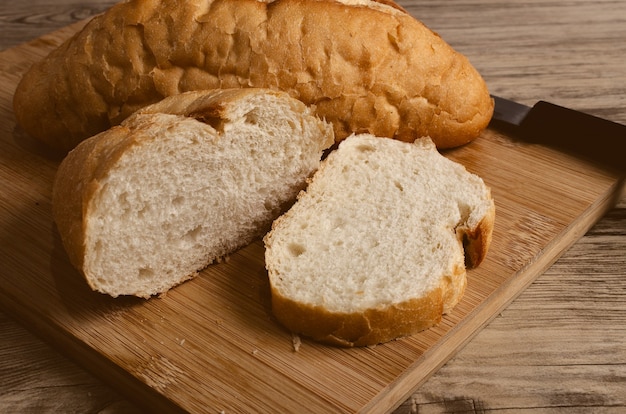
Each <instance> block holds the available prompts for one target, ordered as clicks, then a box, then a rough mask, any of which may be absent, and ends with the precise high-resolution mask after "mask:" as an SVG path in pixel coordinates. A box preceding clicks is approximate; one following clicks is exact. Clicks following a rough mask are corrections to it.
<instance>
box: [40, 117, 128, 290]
mask: <svg viewBox="0 0 626 414" xmlns="http://www.w3.org/2000/svg"><path fill="white" fill-rule="evenodd" d="M128 145H130V142H129V130H128V128H125V127H121V126H117V127H114V128H111V129H110V130H108V131H105V132H103V133H101V134H99V135H97V136H94V137H92V138H90V139H88V140H86V141H85V142H83V143H82V145H79V146H77V147H76V148H75V149H74V150H72V151H71V152H70V153H69V154H68V155H67V156H66V157H65V159H64V160H63V162H62V163H61V165H60V166H59V168H58V170H57V173H56V176H55V180H54V185H53V192H52V215H53V217H54V221H55V223H56V225H57V229H58V231H59V234H60V236H61V240H62V242H63V246H64V248H65V250H66V252H67V254H68V257H69V259H70V262H71V263H72V265H74V266H75V267H76V268H77V269H79V270H82V268H83V264H84V258H85V228H84V226H85V221H84V218H85V217H86V216H87V215H88V213H89V212H88V209H89V200H90V199H91V197H92V196H93V194H94V192H95V191H96V190H97V188H98V186H99V184H98V181H99V178H100V177H101V176H102V174H103V173H104V172H105V171H106V170H107V169H108V167H109V166H110V165H111V164H112V163H114V162H115V161H116V160H117V159H118V158H119V156H120V155H121V153H122V151H123V150H124V149H125V148H127V147H128ZM99 154H107V157H101V156H99ZM103 159H105V160H106V162H102V160H103ZM88 282H89V280H88Z"/></svg>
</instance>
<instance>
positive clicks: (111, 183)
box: [52, 89, 334, 298]
mask: <svg viewBox="0 0 626 414" xmlns="http://www.w3.org/2000/svg"><path fill="white" fill-rule="evenodd" d="M333 142H334V139H333V133H332V128H331V126H330V125H329V124H327V123H325V122H323V121H321V120H319V119H318V118H317V117H315V116H314V115H313V114H312V113H311V111H310V110H309V108H307V107H306V106H305V105H304V104H302V103H301V102H300V101H297V100H295V99H293V98H291V97H289V95H287V94H285V93H279V92H271V91H263V90H255V89H245V90H244V89H237V90H220V91H201V92H191V93H187V94H182V95H178V96H173V97H171V98H167V99H166V100H164V101H163V102H160V103H157V104H155V105H154V106H152V107H148V108H145V109H144V111H143V113H137V114H135V115H133V116H131V117H129V118H128V119H127V120H126V121H124V122H123V123H122V125H121V126H117V127H114V128H112V129H110V130H108V131H106V132H103V133H101V134H98V135H96V136H95V137H92V138H90V139H88V140H86V141H84V142H82V143H81V144H80V145H79V146H77V147H76V148H75V149H74V150H73V151H71V152H70V153H69V154H68V156H67V157H66V158H65V159H64V160H63V162H62V163H61V165H60V167H59V170H58V173H57V176H56V179H55V182H54V187H53V205H52V207H53V215H54V218H55V221H56V223H57V227H58V229H59V233H60V236H61V239H62V241H63V244H64V246H65V249H66V250H67V252H68V255H69V258H70V260H71V262H72V263H73V264H74V266H76V268H78V269H79V270H80V271H81V272H82V273H83V274H84V276H85V278H86V280H87V282H88V283H89V285H90V286H91V288H92V289H93V290H96V291H99V292H102V293H106V294H109V295H111V296H113V297H117V296H119V295H135V296H139V297H144V298H149V297H150V296H152V295H156V294H160V293H163V292H166V291H167V290H169V289H170V288H172V287H174V286H175V285H177V284H179V283H181V282H183V281H185V280H187V279H190V278H192V277H194V276H195V275H196V274H197V272H198V271H199V270H201V269H203V268H204V267H206V266H207V265H208V264H210V263H212V262H213V261H216V260H219V259H220V258H222V257H223V256H225V255H228V254H230V253H232V252H233V251H235V250H236V249H238V248H240V247H242V246H244V245H246V244H248V243H250V242H251V241H252V240H253V239H254V238H257V237H260V236H262V235H263V234H264V233H265V232H267V230H269V227H270V224H271V222H272V220H274V219H275V218H276V217H278V215H279V214H281V213H282V212H283V211H284V209H285V208H286V206H287V205H288V204H290V203H293V201H294V200H295V197H296V194H297V193H298V192H299V191H300V190H301V189H302V188H303V187H304V186H305V185H306V179H307V178H308V177H310V176H311V175H312V174H313V172H314V171H315V170H316V169H317V167H318V165H319V163H320V159H321V156H322V154H323V151H324V149H326V148H327V147H329V146H330V145H332V144H333Z"/></svg>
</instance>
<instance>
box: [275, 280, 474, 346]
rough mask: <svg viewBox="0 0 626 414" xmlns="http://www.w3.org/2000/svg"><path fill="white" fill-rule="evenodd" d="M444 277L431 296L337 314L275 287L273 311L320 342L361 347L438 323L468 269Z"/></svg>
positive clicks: (462, 287) (460, 290)
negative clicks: (301, 301) (292, 296)
mask: <svg viewBox="0 0 626 414" xmlns="http://www.w3.org/2000/svg"><path fill="white" fill-rule="evenodd" d="M459 270H461V273H460V274H456V275H452V276H449V277H444V278H442V284H441V286H440V287H439V288H436V289H434V290H432V291H431V292H430V293H429V294H428V295H425V296H424V297H421V298H416V299H412V300H409V301H406V302H402V303H398V304H393V305H390V306H386V307H380V308H375V309H368V310H366V311H364V312H354V313H336V312H330V311H328V310H327V309H325V308H323V307H321V306H311V305H308V304H305V303H300V302H296V301H293V300H292V299H289V298H286V297H284V296H282V295H281V294H280V292H278V291H276V290H275V289H272V312H273V314H274V315H275V316H276V318H277V319H278V321H279V322H280V323H281V324H282V325H283V326H285V327H286V328H287V329H289V330H290V331H291V332H295V333H298V334H302V335H304V336H307V337H310V338H312V339H314V340H316V341H318V342H321V343H325V344H329V345H335V346H341V347H360V346H371V345H377V344H381V343H384V342H388V341H391V340H394V339H398V338H402V337H405V336H410V335H414V334H416V333H418V332H420V331H423V330H425V329H428V328H430V327H433V326H435V325H437V324H438V323H439V322H440V321H441V317H442V315H443V314H444V313H446V310H449V309H452V308H453V307H454V306H455V305H456V304H457V302H458V301H459V300H460V299H461V297H462V296H463V292H464V290H465V281H466V277H465V270H464V269H459Z"/></svg>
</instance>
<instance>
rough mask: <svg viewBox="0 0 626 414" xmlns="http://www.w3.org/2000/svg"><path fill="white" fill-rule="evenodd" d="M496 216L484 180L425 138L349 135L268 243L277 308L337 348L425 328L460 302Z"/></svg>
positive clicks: (300, 329)
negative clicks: (468, 274)
mask: <svg viewBox="0 0 626 414" xmlns="http://www.w3.org/2000/svg"><path fill="white" fill-rule="evenodd" d="M494 218H495V207H494V202H493V199H492V197H491V194H490V189H489V188H488V187H487V186H486V185H485V183H484V182H483V181H482V179H481V178H479V177H478V176H476V175H474V174H471V173H469V172H468V171H467V170H466V169H465V168H464V167H463V166H461V165H460V164H458V163H455V162H452V161H451V160H449V159H447V158H445V157H444V156H442V155H440V154H439V153H438V152H437V150H436V148H435V146H434V144H433V143H432V141H431V140H430V139H428V138H423V139H419V140H417V141H416V142H415V143H406V142H399V141H395V140H391V139H381V138H377V137H374V136H371V135H369V134H362V135H355V136H351V137H349V138H347V139H346V140H344V141H343V142H342V143H340V144H339V148H338V149H337V150H335V151H334V152H332V153H331V154H330V155H329V156H328V158H326V159H325V160H324V161H323V162H322V165H321V166H320V169H319V170H318V171H317V172H316V173H315V175H314V176H313V178H312V179H311V182H310V184H309V186H308V188H307V189H306V190H305V191H304V192H302V193H301V194H300V195H299V196H298V201H297V202H296V203H295V204H294V206H293V207H292V208H291V209H290V210H289V211H287V212H286V213H285V214H284V215H282V216H281V217H279V218H278V219H277V220H276V221H275V222H274V223H273V225H272V230H271V231H270V232H269V233H268V234H267V235H266V236H265V238H264V241H265V247H266V253H265V260H266V267H267V270H268V274H269V280H270V286H271V294H272V310H273V313H274V315H275V316H276V318H277V319H278V320H279V321H280V322H281V323H282V324H283V325H284V326H285V327H287V328H288V329H289V330H291V331H292V332H293V333H296V334H302V335H305V336H308V337H311V338H313V339H315V340H317V341H321V342H325V343H329V344H334V345H339V346H366V345H375V344H378V343H382V342H386V341H390V340H393V339H396V338H399V337H402V336H407V335H411V334H414V333H416V332H418V331H421V330H423V329H426V328H429V327H431V326H433V325H435V324H437V323H439V322H440V320H441V317H442V314H445V313H448V312H450V311H451V310H452V309H453V307H454V306H455V305H456V304H457V303H458V302H459V300H460V299H461V298H462V296H463V293H464V289H465V286H466V266H467V267H474V266H478V264H480V262H481V261H482V260H483V258H484V257H485V254H486V252H487V249H488V247H489V244H490V242H491V235H492V229H493V224H494Z"/></svg>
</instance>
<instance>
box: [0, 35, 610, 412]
mask: <svg viewBox="0 0 626 414" xmlns="http://www.w3.org/2000/svg"><path fill="white" fill-rule="evenodd" d="M78 27H79V26H74V27H70V28H67V29H64V30H61V31H59V32H57V33H54V34H52V35H49V36H44V37H42V38H40V39H37V40H35V41H33V42H31V43H29V44H26V45H22V46H20V47H17V48H14V49H10V50H7V51H5V52H2V53H0V119H1V123H0V304H1V306H2V307H3V308H4V310H6V311H8V312H10V313H11V314H12V315H14V316H15V317H16V318H18V319H19V320H21V321H22V322H23V323H24V324H25V326H27V327H29V328H31V329H32V330H33V331H34V332H35V333H37V334H39V335H40V336H42V337H43V338H45V339H47V340H49V341H50V342H51V343H53V344H55V345H57V346H58V347H59V348H60V349H61V350H62V351H64V352H65V353H66V354H68V355H69V356H71V357H73V358H74V359H76V360H77V361H78V362H80V363H81V364H83V365H84V366H85V367H87V368H89V369H91V370H92V371H93V372H94V373H95V374H96V375H99V376H100V377H101V378H103V379H104V380H105V381H107V382H108V383H110V384H111V385H113V386H116V387H117V388H118V389H119V390H120V391H121V392H123V393H124V394H125V395H127V396H128V397H129V398H132V399H133V400H134V401H136V402H137V403H138V404H141V405H143V406H146V407H148V408H151V409H153V410H156V411H158V412H164V411H168V410H170V411H190V412H210V413H219V412H221V411H224V412H226V413H234V412H237V413H239V412H267V413H276V412H295V411H300V410H301V409H302V407H306V408H307V411H310V412H320V413H330V412H381V411H388V410H391V409H393V408H394V407H395V406H397V405H398V404H400V403H401V402H402V401H404V400H405V399H406V398H407V396H408V395H409V394H410V393H411V391H412V390H414V389H415V388H416V387H417V386H419V384H421V383H422V382H423V381H425V379H426V378H428V377H429V376H430V374H432V373H433V372H434V371H435V370H436V369H437V368H439V367H440V366H441V365H442V364H443V363H445V361H446V360H447V359H449V358H450V357H451V356H453V355H454V353H455V352H456V351H457V350H458V349H459V348H460V347H461V346H463V344H464V343H465V342H467V341H468V340H469V339H470V338H471V337H472V336H473V335H474V334H475V333H476V332H477V331H478V330H479V329H480V328H481V327H482V326H484V325H485V324H486V323H487V322H488V321H489V320H490V319H491V318H493V317H494V316H496V315H497V314H498V312H500V310H502V309H503V308H504V307H505V306H506V305H507V304H508V303H509V302H510V301H511V300H512V299H513V298H514V297H515V296H517V295H518V294H519V293H520V292H521V291H522V290H523V289H524V288H525V287H526V286H528V285H529V284H530V283H531V282H532V281H533V280H534V279H535V278H536V277H537V276H538V275H539V274H540V273H541V272H542V271H543V270H544V269H545V268H546V267H548V266H549V265H550V264H551V263H552V262H553V261H555V260H556V258H557V257H558V256H559V254H560V253H561V252H562V251H563V250H565V249H567V247H568V246H570V245H571V244H572V243H573V242H575V241H576V240H577V239H578V238H579V237H580V236H581V235H582V234H584V232H585V231H586V230H587V229H588V228H589V227H590V226H591V225H592V224H593V223H594V222H595V221H596V220H597V219H598V218H599V217H600V216H601V215H602V214H603V213H604V211H606V210H607V209H608V208H609V207H610V206H611V205H612V204H613V202H614V201H615V199H616V198H617V196H618V195H619V190H620V187H621V182H620V180H618V177H617V176H616V175H613V174H611V173H610V172H608V171H604V170H603V169H601V168H598V167H596V166H593V165H590V164H586V163H584V162H582V161H580V160H576V159H574V158H571V157H568V156H566V155H564V154H561V153H559V152H556V151H553V150H550V149H547V148H545V147H542V146H537V145H527V144H523V143H519V142H516V141H514V140H512V139H510V138H509V137H507V136H504V135H502V134H499V133H498V132H496V131H493V130H487V131H485V132H484V133H483V135H482V136H481V137H480V138H479V139H478V140H477V141H475V142H473V143H472V144H470V145H467V146H465V147H463V148H459V149H456V150H452V151H448V152H446V153H445V154H446V156H449V157H450V158H452V159H454V160H456V161H459V162H461V163H462V164H464V165H466V167H467V168H468V169H469V170H470V171H472V172H475V173H477V174H479V175H481V176H482V177H483V178H484V180H485V181H486V183H487V184H488V185H489V186H491V188H492V192H493V196H494V198H495V200H496V208H497V218H496V227H495V230H494V238H493V244H492V247H491V250H490V252H489V255H488V256H487V259H486V261H485V262H484V263H483V264H482V265H481V267H480V268H478V269H475V270H472V271H470V272H469V274H468V287H467V290H466V294H465V297H464V298H463V300H462V302H461V303H460V304H459V305H458V306H457V307H456V308H455V310H454V312H453V313H452V314H451V315H448V316H447V317H445V318H444V320H443V321H442V323H441V324H440V325H439V326H437V327H435V328H433V329H430V330H427V331H425V332H423V333H420V334H418V335H415V336H413V337H410V338H404V339H401V340H397V341H394V342H391V343H388V344H385V345H379V346H377V347H373V348H363V349H339V348H332V347H328V346H323V345H318V344H315V343H313V342H310V341H308V340H306V339H303V340H302V344H301V346H300V347H299V350H298V351H297V352H296V347H294V343H293V338H292V336H291V335H290V334H289V333H288V332H286V331H285V330H283V329H282V328H281V327H280V326H279V325H278V324H277V323H276V322H275V320H274V319H273V318H272V316H271V312H270V309H269V299H270V298H269V286H268V282H267V275H266V273H265V269H264V263H263V246H262V244H261V243H260V242H256V243H253V244H252V245H250V246H248V247H246V248H244V249H242V250H241V251H239V252H237V253H236V254H234V255H232V256H231V258H230V260H229V261H228V262H225V263H221V264H217V265H212V266H210V267H209V268H207V269H206V270H205V271H203V272H202V273H201V275H200V276H199V277H198V278H196V279H194V280H192V281H190V282H187V283H185V284H183V285H181V286H179V287H177V288H176V289H174V290H172V291H170V292H169V293H168V294H167V295H166V296H165V297H162V298H154V299H151V300H149V301H145V300H140V299H131V298H118V299H112V298H109V297H107V296H104V295H100V294H97V293H94V292H91V291H90V289H89V288H88V287H87V286H86V284H85V283H84V282H83V281H82V279H81V278H80V277H79V275H78V273H77V272H76V271H75V270H74V269H73V268H72V267H71V266H70V264H69V262H68V259H67V256H66V254H65V252H64V250H63V248H62V246H61V243H60V239H59V236H58V234H57V232H56V229H55V226H54V223H53V221H52V218H51V212H50V196H51V187H52V179H53V177H54V173H55V171H56V168H57V166H58V163H59V161H60V159H58V157H54V156H53V155H51V154H47V153H45V152H44V151H42V150H41V149H40V148H38V147H37V145H36V144H34V143H32V142H29V141H28V139H27V138H26V137H24V136H23V135H22V134H21V132H20V130H19V128H17V127H16V126H15V120H14V117H13V114H12V110H11V100H12V95H13V91H14V89H15V86H16V84H17V82H18V80H19V78H20V75H21V73H23V71H25V70H26V69H27V67H28V66H29V65H30V64H31V63H32V62H34V61H35V60H37V59H40V58H41V57H43V56H44V55H45V54H47V53H48V52H49V51H50V50H51V49H52V48H53V47H54V46H56V45H57V44H59V43H60V42H61V41H62V40H63V39H65V38H67V37H68V36H69V35H70V34H71V33H73V32H74V31H76V30H77V28H78Z"/></svg>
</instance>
